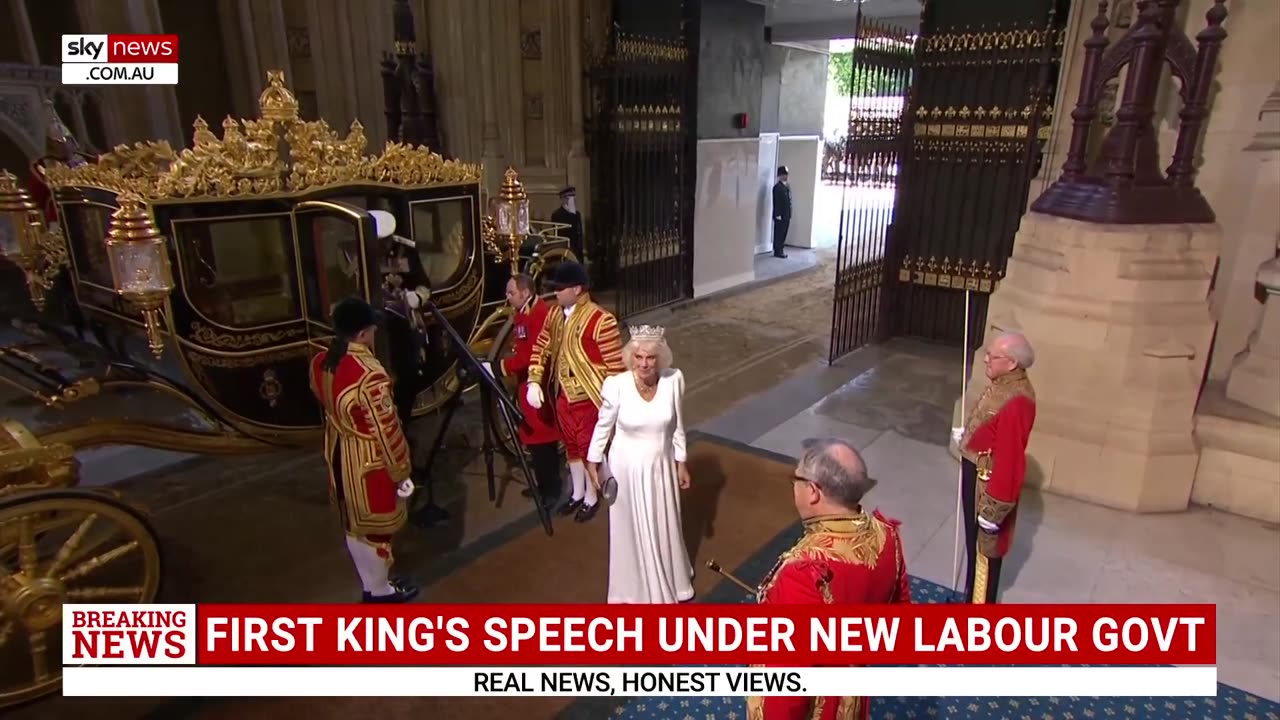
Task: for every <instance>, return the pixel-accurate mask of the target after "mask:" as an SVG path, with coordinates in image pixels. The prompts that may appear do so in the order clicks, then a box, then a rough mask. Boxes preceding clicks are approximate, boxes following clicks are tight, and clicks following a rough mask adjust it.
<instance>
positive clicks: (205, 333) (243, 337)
mask: <svg viewBox="0 0 1280 720" xmlns="http://www.w3.org/2000/svg"><path fill="white" fill-rule="evenodd" d="M302 332H303V331H302V330H301V329H300V328H285V329H283V330H272V331H260V332H244V333H228V332H222V331H220V330H215V329H214V328H211V327H209V326H208V325H205V324H204V323H202V322H200V321H199V320H195V321H193V322H192V323H191V340H192V341H193V342H195V343H198V344H200V345H204V346H206V347H211V348H219V349H223V350H244V349H249V348H255V347H262V346H265V345H273V344H277V343H281V342H285V341H287V340H289V339H290V338H293V337H296V336H298V335H301V334H302ZM253 362H254V363H261V362H262V358H261V357H255V359H254V360H253Z"/></svg>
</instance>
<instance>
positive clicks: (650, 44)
mask: <svg viewBox="0 0 1280 720" xmlns="http://www.w3.org/2000/svg"><path fill="white" fill-rule="evenodd" d="M617 54H618V59H619V60H625V61H628V62H637V61H642V62H683V61H685V60H687V59H688V58H689V48H687V47H685V46H684V43H680V42H673V41H670V40H661V39H658V38H650V37H645V36H643V35H631V34H628V33H619V34H618V40H617Z"/></svg>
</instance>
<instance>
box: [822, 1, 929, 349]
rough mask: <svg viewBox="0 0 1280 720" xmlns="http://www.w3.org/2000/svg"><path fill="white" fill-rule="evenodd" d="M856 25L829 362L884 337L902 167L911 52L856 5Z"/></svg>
mask: <svg viewBox="0 0 1280 720" xmlns="http://www.w3.org/2000/svg"><path fill="white" fill-rule="evenodd" d="M856 27H857V30H856V32H855V36H854V39H853V50H852V62H851V63H850V64H851V65H852V71H851V72H852V76H851V80H852V82H851V83H850V87H851V88H852V89H853V90H852V92H850V97H849V115H848V118H849V130H848V134H847V136H846V138H845V141H844V147H843V150H844V155H843V158H842V162H843V166H842V167H840V168H838V172H837V173H836V176H837V177H838V179H839V182H840V184H841V185H842V186H843V191H842V199H841V207H840V228H839V233H838V242H837V255H836V283H835V298H834V300H833V301H832V310H831V349H830V356H829V359H830V361H832V362H834V361H835V360H836V359H837V358H839V357H841V356H843V355H845V354H847V353H849V352H850V351H852V350H856V349H857V348H859V347H861V346H863V345H865V344H867V343H868V342H871V341H873V340H876V339H878V338H879V336H880V335H881V328H882V323H881V320H880V315H881V311H882V310H883V306H882V304H881V294H882V292H881V291H882V289H883V287H884V275H885V253H886V247H885V240H886V237H887V235H888V227H889V222H890V220H891V217H892V214H893V204H892V192H893V189H894V187H895V186H896V185H897V179H898V168H899V167H900V165H901V162H900V154H901V150H902V149H903V140H902V138H903V127H904V124H903V109H904V107H905V105H906V97H907V93H908V90H909V89H910V87H911V74H912V64H913V57H914V43H913V41H912V40H911V39H910V33H908V32H907V31H906V30H902V29H899V28H894V27H891V26H888V25H884V24H880V23H876V22H874V21H871V20H868V19H866V18H863V17H862V16H861V10H859V16H858V20H857V26H856ZM859 89H862V91H861V92H860V91H859ZM885 200H888V202H885Z"/></svg>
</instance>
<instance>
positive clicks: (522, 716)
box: [45, 432, 796, 720]
mask: <svg viewBox="0 0 1280 720" xmlns="http://www.w3.org/2000/svg"><path fill="white" fill-rule="evenodd" d="M689 440H690V444H689V464H690V473H691V475H692V477H693V487H692V488H691V489H689V490H688V491H686V494H685V497H684V501H683V506H682V512H683V515H684V530H685V541H686V543H687V546H688V549H689V553H690V556H691V557H692V559H693V562H694V566H695V568H696V570H697V575H696V577H695V578H694V589H695V590H696V591H697V593H698V595H699V597H700V598H701V597H704V596H705V595H707V594H708V593H709V592H710V591H711V589H712V588H714V587H716V586H717V585H719V584H720V583H721V581H722V578H721V577H720V576H719V575H716V574H714V573H712V572H711V571H710V570H707V569H706V562H707V560H709V559H712V558H714V559H715V560H717V561H718V562H719V563H720V564H721V565H722V566H723V567H725V568H737V567H739V566H740V565H741V564H742V563H744V562H745V561H746V560H747V559H748V558H749V557H751V555H752V554H753V553H755V552H756V551H758V550H760V549H761V547H762V546H764V545H765V544H767V543H769V542H770V541H771V540H773V539H774V538H775V537H777V536H778V535H779V533H781V532H782V531H784V530H785V529H787V528H788V527H789V526H791V525H794V524H795V522H796V513H795V508H794V505H793V503H792V499H791V485H790V483H788V482H786V479H787V478H789V477H790V476H791V474H792V471H793V469H794V463H793V461H792V460H791V459H790V458H786V457H783V456H780V455H776V454H773V453H769V452H766V451H763V450H759V449H756V448H752V447H750V446H746V445H742V444H739V443H735V442H732V441H729V440H725V439H723V438H719V437H716V436H711V435H706V434H701V433H696V432H695V433H690V435H689ZM526 527H527V529H526V530H525V531H524V532H523V533H522V534H519V535H516V536H515V537H514V538H512V539H511V540H510V541H507V542H504V543H502V544H500V545H497V546H493V545H491V544H489V543H484V542H478V543H476V544H477V545H479V546H487V549H484V550H481V551H480V552H482V554H479V555H477V556H475V557H472V558H467V559H464V560H459V559H458V558H447V559H442V562H447V563H448V564H449V565H450V566H452V568H453V569H452V570H451V571H449V572H447V574H444V575H442V576H440V577H438V579H436V580H434V581H433V582H431V583H429V584H428V585H426V586H425V587H424V588H423V591H422V595H421V596H420V601H421V602H424V603H599V602H604V599H605V592H606V589H607V583H608V551H609V535H608V532H609V525H608V516H607V513H606V512H605V511H604V510H602V511H601V512H600V513H599V514H598V515H597V516H596V517H595V518H594V519H593V520H592V521H591V522H589V523H585V524H579V523H575V522H573V521H572V520H567V519H564V518H558V517H557V518H556V526H555V530H556V533H555V536H554V537H551V538H548V537H546V536H545V535H544V534H543V531H542V528H541V527H540V526H537V525H536V523H535V524H528V525H527V526H526ZM460 552H462V553H465V552H466V548H464V549H463V550H462V551H460ZM758 579H759V578H748V580H750V581H751V582H754V581H755V580H758ZM299 599H300V600H304V601H305V599H302V598H299ZM404 690H405V691H406V692H412V689H411V688H405V689H404ZM394 691H395V690H394V689H393V690H392V692H394ZM575 699H576V698H572V697H566V698H556V697H519V696H516V697H506V698H500V697H488V698H279V699H276V698H244V699H233V698H227V699H220V698H209V699H189V698H175V699H173V700H160V701H156V702H154V703H147V704H148V705H151V708H152V709H150V711H146V712H137V711H136V710H135V713H131V714H124V715H121V714H116V712H113V710H116V709H117V708H118V709H119V710H124V708H123V707H120V706H121V705H127V704H130V703H129V701H123V702H120V701H108V702H104V701H101V700H89V699H86V700H83V701H80V702H73V703H67V701H65V700H64V701H62V702H58V701H54V702H55V703H57V704H59V705H62V704H64V703H65V704H71V705H78V706H80V707H79V709H81V710H83V709H84V704H83V703H94V704H95V705H97V707H98V708H100V709H101V710H103V711H105V712H103V713H101V714H99V717H121V718H123V717H134V718H137V717H147V718H156V719H157V720H158V719H159V718H165V719H169V718H193V719H196V718H198V719H199V720H258V719H263V720H265V719H267V718H281V717H293V716H296V717H306V718H308V720H327V719H328V718H334V719H339V718H341V719H342V720H347V718H350V717H354V716H361V715H369V716H373V717H377V718H379V720H392V719H393V718H413V719H414V720H419V719H420V718H423V717H430V718H432V720H450V719H452V718H459V719H464V718H471V719H473V720H509V719H511V718H517V719H519V720H542V719H544V718H552V717H554V716H555V715H557V714H558V713H559V712H561V711H562V710H563V709H565V708H566V707H568V706H569V705H570V704H571V703H572V702H574V700H575ZM99 703H100V704H99ZM117 703H119V704H117ZM113 705H114V706H115V708H113V707H112V706H113ZM135 707H136V706H135ZM59 709H61V708H59ZM45 717H46V718H52V717H53V716H52V715H46V716H45Z"/></svg>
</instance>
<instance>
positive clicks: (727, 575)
mask: <svg viewBox="0 0 1280 720" xmlns="http://www.w3.org/2000/svg"><path fill="white" fill-rule="evenodd" d="M707 569H709V570H711V572H713V573H716V574H717V575H719V576H720V577H722V578H724V579H725V580H728V581H729V582H731V583H733V584H734V585H737V586H738V587H740V588H742V589H743V590H746V591H747V594H748V595H755V594H756V589H755V588H753V587H751V586H750V585H748V584H746V583H745V582H743V581H741V580H739V579H738V578H736V577H734V575H733V573H731V572H729V571H728V570H725V569H724V568H722V567H720V563H718V562H716V561H715V560H708V561H707Z"/></svg>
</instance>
